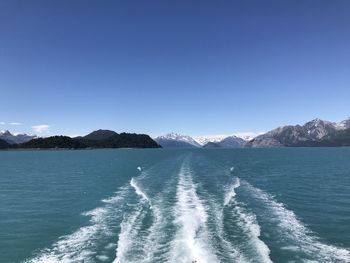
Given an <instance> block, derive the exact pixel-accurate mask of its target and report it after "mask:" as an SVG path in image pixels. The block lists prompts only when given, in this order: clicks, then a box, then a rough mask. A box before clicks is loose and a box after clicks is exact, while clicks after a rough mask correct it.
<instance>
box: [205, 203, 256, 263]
mask: <svg viewBox="0 0 350 263" xmlns="http://www.w3.org/2000/svg"><path fill="white" fill-rule="evenodd" d="M209 202H210V211H212V213H213V219H214V221H215V227H216V228H215V233H216V235H217V237H218V238H219V239H220V242H221V245H222V247H223V249H224V251H223V252H224V257H225V260H226V261H229V262H239V263H246V262H249V261H248V260H247V259H246V258H245V257H244V255H243V254H242V251H240V250H239V249H238V248H237V247H234V246H233V244H232V243H231V242H230V241H229V240H227V239H226V238H225V230H224V215H223V213H224V211H223V207H222V205H219V204H218V203H216V202H215V201H214V198H210V199H209ZM225 260H223V261H224V262H226V261H225Z"/></svg>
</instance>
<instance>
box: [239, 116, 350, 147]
mask: <svg viewBox="0 0 350 263" xmlns="http://www.w3.org/2000/svg"><path fill="white" fill-rule="evenodd" d="M308 146H314V147H316V146H350V118H348V119H346V120H344V121H342V122H340V123H334V122H329V121H324V120H320V119H314V120H312V121H309V122H307V123H305V124H304V125H287V126H283V127H279V128H276V129H274V130H271V131H269V132H267V133H265V134H262V135H259V136H257V137H256V138H254V139H253V140H251V141H249V142H247V143H246V145H245V147H253V148H271V147H308Z"/></svg>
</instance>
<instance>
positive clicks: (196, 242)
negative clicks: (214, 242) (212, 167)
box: [170, 165, 218, 263]
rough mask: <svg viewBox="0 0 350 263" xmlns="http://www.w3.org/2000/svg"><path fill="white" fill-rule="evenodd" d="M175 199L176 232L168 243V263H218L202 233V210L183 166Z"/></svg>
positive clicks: (204, 228) (204, 234)
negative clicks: (170, 247) (169, 247)
mask: <svg viewBox="0 0 350 263" xmlns="http://www.w3.org/2000/svg"><path fill="white" fill-rule="evenodd" d="M176 197H177V202H176V205H175V208H174V217H175V222H174V223H175V224H176V225H177V226H178V230H177V233H176V235H175V239H174V240H173V242H172V250H171V252H170V262H177V263H188V262H197V263H205V262H208V263H209V262H210V263H213V262H218V259H217V257H216V255H215V254H214V253H213V252H212V248H211V247H210V240H209V238H208V233H207V230H206V222H207V218H208V215H207V212H206V208H205V206H204V204H203V201H202V200H201V199H200V198H199V197H198V195H197V193H196V186H195V185H194V183H193V181H192V178H191V173H190V171H189V169H188V167H185V166H184V165H183V166H182V167H181V171H180V174H179V182H178V186H177V194H176Z"/></svg>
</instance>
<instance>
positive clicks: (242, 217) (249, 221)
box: [224, 177, 272, 263]
mask: <svg viewBox="0 0 350 263" xmlns="http://www.w3.org/2000/svg"><path fill="white" fill-rule="evenodd" d="M240 185H241V184H240V180H239V178H238V177H237V178H236V181H235V182H234V183H233V184H231V185H230V187H229V188H228V189H227V190H226V194H225V197H224V207H225V206H227V205H229V204H231V203H232V204H233V211H234V213H235V214H236V215H237V216H238V218H239V225H240V227H241V228H243V230H244V232H245V233H246V234H247V235H248V237H249V238H250V243H251V245H252V246H253V248H254V250H255V252H256V253H257V256H258V257H259V262H266V263H271V262H272V261H271V259H270V256H269V255H270V249H269V248H268V246H267V245H266V244H265V243H264V242H263V241H262V240H261V239H260V238H259V237H260V232H261V231H260V226H259V224H258V223H257V220H256V216H255V215H253V214H251V213H248V212H247V211H245V209H243V208H242V207H241V206H240V203H238V202H237V201H236V200H235V198H234V197H235V196H236V192H235V189H236V188H238V187H239V186H240Z"/></svg>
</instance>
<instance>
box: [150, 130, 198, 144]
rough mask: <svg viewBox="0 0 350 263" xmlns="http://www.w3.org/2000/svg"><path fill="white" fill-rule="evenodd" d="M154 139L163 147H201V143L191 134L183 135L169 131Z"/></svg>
mask: <svg viewBox="0 0 350 263" xmlns="http://www.w3.org/2000/svg"><path fill="white" fill-rule="evenodd" d="M154 140H155V141H156V142H157V143H158V144H160V145H161V146H162V147H163V148H193V147H201V145H200V144H199V143H198V142H197V141H196V140H195V139H193V138H192V137H191V136H188V135H182V134H179V133H174V132H171V133H168V134H166V135H163V136H158V137H156V138H154Z"/></svg>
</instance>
